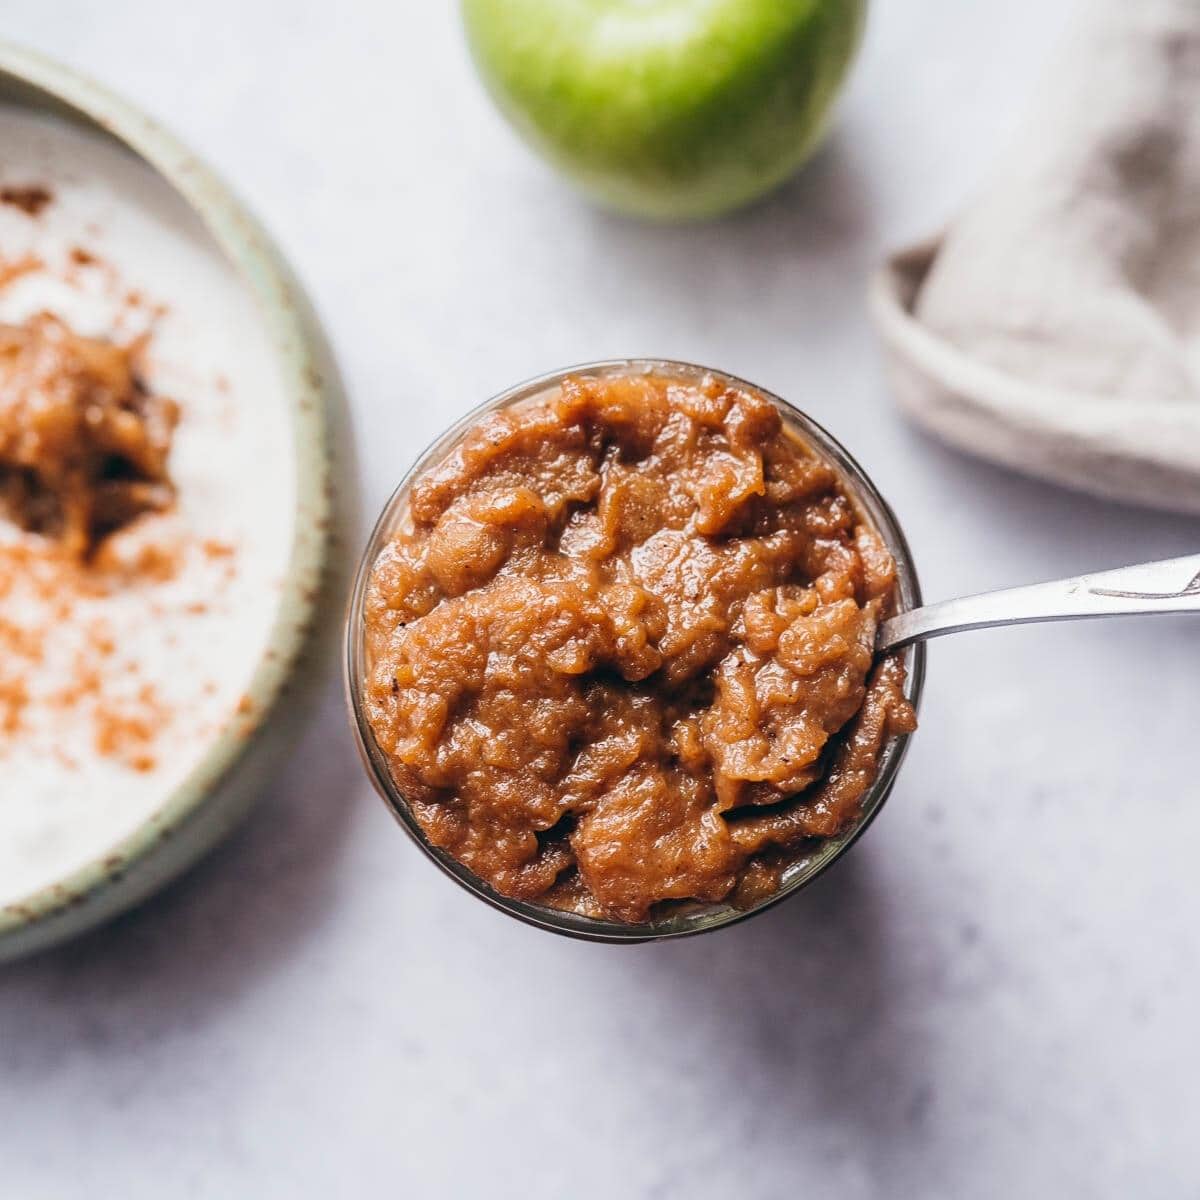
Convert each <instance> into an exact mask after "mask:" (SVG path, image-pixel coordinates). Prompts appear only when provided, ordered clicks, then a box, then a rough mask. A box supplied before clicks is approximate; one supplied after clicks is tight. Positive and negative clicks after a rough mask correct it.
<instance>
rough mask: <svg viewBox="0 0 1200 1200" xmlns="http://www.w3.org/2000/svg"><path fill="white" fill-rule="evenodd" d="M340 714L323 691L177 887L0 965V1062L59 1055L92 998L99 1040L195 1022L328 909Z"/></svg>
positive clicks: (331, 690)
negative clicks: (225, 835)
mask: <svg viewBox="0 0 1200 1200" xmlns="http://www.w3.org/2000/svg"><path fill="white" fill-rule="evenodd" d="M343 708H344V705H343V701H342V697H341V692H340V688H338V687H334V686H333V685H332V684H330V685H328V686H326V688H325V689H324V692H323V694H322V697H321V704H320V708H319V711H318V713H317V715H316V717H315V719H314V720H313V721H312V723H311V724H310V726H309V729H308V734H307V736H306V737H305V738H304V739H302V740H301V742H300V743H299V744H298V746H297V747H296V748H295V752H294V754H293V755H292V757H291V758H290V760H288V761H287V762H286V763H285V765H284V766H283V767H282V769H281V770H280V771H279V774H278V778H277V780H276V782H275V784H274V786H273V787H272V788H271V789H270V791H269V792H268V793H267V794H266V795H264V796H263V797H262V799H261V800H260V802H259V803H258V804H257V805H256V807H255V808H254V810H253V812H252V813H251V815H250V817H249V818H248V819H247V821H246V822H245V824H244V825H242V826H241V827H240V828H239V829H238V830H237V831H235V832H234V834H233V835H232V836H231V837H230V838H229V840H228V841H227V842H225V843H224V844H223V845H221V846H220V847H218V848H217V850H216V851H214V852H213V853H212V854H211V855H210V856H208V857H207V858H206V859H204V860H203V861H202V862H201V863H200V864H199V865H198V866H196V867H195V868H193V869H192V870H191V871H189V872H188V873H187V874H186V875H184V876H183V877H182V878H181V879H179V880H178V881H176V882H175V883H173V884H171V885H170V886H169V887H167V888H166V889H165V890H164V891H162V892H160V893H158V894H157V895H156V896H153V897H151V898H149V899H148V900H146V901H145V902H144V903H143V904H141V905H140V906H139V907H138V908H136V909H134V910H133V911H132V912H130V913H127V914H126V915H124V916H122V917H118V918H117V919H116V920H115V921H113V922H111V923H109V924H108V925H105V926H103V927H102V928H100V929H98V930H95V931H94V932H92V933H89V934H86V935H84V936H83V937H81V938H79V939H78V940H76V941H73V942H69V943H67V944H66V945H64V946H61V947H59V948H57V949H52V950H48V951H45V952H43V953H41V954H39V955H35V956H34V957H32V958H29V959H26V960H24V961H21V962H16V963H13V964H10V965H9V966H7V967H5V968H3V969H2V970H0V1027H3V1028H6V1029H7V1030H9V1032H10V1033H11V1032H13V1030H14V1026H15V1025H16V1023H17V1020H18V1016H19V1015H21V1014H23V1017H22V1018H21V1019H22V1026H23V1027H22V1028H21V1032H20V1035H19V1036H14V1037H12V1038H11V1039H5V1045H4V1051H5V1053H4V1055H3V1057H2V1058H0V1062H3V1063H4V1065H5V1067H11V1066H13V1065H14V1063H13V1061H12V1060H11V1059H10V1055H13V1056H19V1057H20V1058H25V1057H28V1059H29V1061H31V1062H34V1061H38V1062H43V1063H44V1062H45V1061H46V1060H47V1058H52V1057H53V1056H54V1046H55V1045H60V1046H61V1048H60V1050H59V1051H58V1053H67V1052H69V1045H70V1039H72V1038H74V1037H80V1036H82V1037H83V1038H84V1039H85V1040H86V1039H87V1037H88V1028H89V1027H90V1028H92V1029H93V1031H94V1032H95V1030H96V1029H97V1028H98V1025H97V1022H98V1020H99V1018H98V1015H97V1012H96V1009H95V1007H94V1006H95V1005H97V1004H98V1005H99V1006H100V1008H101V1011H102V1012H103V1013H104V1021H103V1027H104V1028H105V1029H108V1030H111V1031H113V1032H112V1033H111V1034H110V1035H106V1036H110V1037H113V1038H116V1037H121V1038H129V1039H131V1040H136V1041H137V1042H138V1043H144V1042H149V1041H153V1040H154V1039H155V1038H156V1037H157V1036H159V1035H160V1034H162V1033H164V1032H166V1031H168V1030H169V1029H171V1028H172V1027H177V1026H180V1025H190V1024H195V1023H197V1022H202V1021H204V1020H205V1018H206V1017H207V1015H208V1014H209V1012H210V1010H215V1009H219V1008H220V1006H221V1005H223V1004H225V1003H227V1002H228V1001H229V1000H230V998H231V997H232V996H233V995H235V994H236V993H237V992H238V991H239V989H241V988H243V987H245V986H247V985H248V984H250V983H251V982H253V980H254V978H255V977H256V976H258V975H261V974H263V973H264V972H267V971H269V970H270V969H271V967H272V966H273V965H274V964H276V963H277V962H278V960H279V959H280V958H281V957H286V955H287V954H288V953H289V951H290V950H292V949H294V948H295V946H296V944H297V943H298V941H299V940H300V939H301V938H302V937H303V935H304V932H305V930H306V929H308V928H310V927H311V926H313V925H314V924H315V923H316V922H318V921H319V920H320V916H321V913H322V910H323V909H324V908H325V906H326V905H327V904H328V903H329V902H330V894H331V891H332V886H333V883H332V880H333V876H334V873H335V866H336V864H337V861H338V854H339V849H340V847H341V845H342V843H343V842H344V841H345V838H346V835H347V833H348V831H349V827H350V824H351V819H352V817H353V815H354V813H355V811H356V806H355V805H353V804H351V803H350V798H351V797H352V796H353V795H355V794H356V793H357V792H361V788H360V787H359V786H358V785H359V784H360V782H361V778H362V768H361V766H360V764H359V762H358V757H357V754H356V752H355V750H354V747H353V744H352V742H351V739H350V737H349V734H348V732H347V731H346V728H345V717H344V712H343ZM81 1001H83V1002H84V1003H83V1005H82V1010H83V1011H81ZM10 1005H11V1010H12V1013H11V1015H10V1016H8V1017H5V1016H4V1015H3V1013H4V1009H5V1007H7V1006H10ZM89 1008H90V1009H92V1012H93V1020H92V1021H91V1022H89V1021H88V1020H87V1018H86V1017H85V1012H86V1010H87V1009H89ZM34 1013H36V1014H37V1016H36V1017H34V1019H32V1020H29V1019H28V1018H29V1017H32V1016H33V1014H34ZM81 1025H82V1026H83V1029H82V1031H81V1030H80V1026H81ZM97 1036H100V1035H99V1034H98V1033H97Z"/></svg>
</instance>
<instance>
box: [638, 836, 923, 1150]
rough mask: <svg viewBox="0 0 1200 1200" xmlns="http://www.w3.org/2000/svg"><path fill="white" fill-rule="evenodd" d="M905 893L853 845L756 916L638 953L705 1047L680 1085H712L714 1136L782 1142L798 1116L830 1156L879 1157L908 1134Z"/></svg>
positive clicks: (911, 1081) (913, 1069) (917, 1113)
mask: <svg viewBox="0 0 1200 1200" xmlns="http://www.w3.org/2000/svg"><path fill="white" fill-rule="evenodd" d="M885 891H890V894H888V895H885ZM902 902H903V900H902V897H898V896H897V895H896V894H895V893H894V891H891V890H890V889H885V886H884V882H883V881H882V880H880V879H877V878H876V877H875V876H874V873H873V871H872V861H871V856H870V854H869V852H868V849H867V847H866V845H865V844H864V845H860V846H858V847H856V848H855V849H854V850H853V851H852V852H851V853H850V854H849V855H848V856H847V857H846V858H844V859H843V860H841V861H840V862H839V863H838V864H836V865H835V866H834V867H833V868H832V869H831V870H830V871H829V872H828V873H827V874H826V875H825V876H823V877H822V878H821V879H820V880H818V881H817V882H816V883H814V884H813V885H812V886H810V887H809V888H808V889H807V890H806V891H804V892H802V893H801V894H799V895H797V896H794V897H792V898H791V899H789V900H786V901H784V902H783V903H781V904H780V905H779V906H778V907H777V908H775V909H772V910H771V911H769V912H767V913H765V914H763V915H762V916H760V917H756V918H754V919H752V920H750V921H748V922H746V923H744V924H742V925H741V926H736V927H734V928H731V929H728V930H725V931H723V932H721V933H718V934H713V935H705V936H702V937H699V938H696V939H693V940H691V941H689V942H679V943H671V944H667V945H660V946H656V947H653V948H652V951H651V953H649V954H647V956H646V960H645V962H644V963H643V964H642V971H643V973H644V977H645V979H646V982H647V985H648V986H649V987H653V988H657V991H658V996H659V1001H660V1003H661V1004H662V1006H663V1007H665V1008H667V1009H669V1010H670V1011H672V1012H674V1013H675V1014H677V1017H678V1023H679V1025H680V1027H681V1028H682V1029H685V1030H689V1031H690V1033H689V1036H693V1035H694V1036H695V1039H696V1043H697V1044H698V1045H700V1046H703V1047H706V1048H707V1053H705V1054H704V1055H702V1056H700V1057H698V1058H696V1059H694V1060H693V1061H692V1063H691V1067H690V1074H691V1078H688V1079H686V1080H684V1081H681V1086H684V1087H688V1088H697V1089H701V1090H702V1091H703V1092H710V1093H712V1095H711V1097H705V1098H706V1099H711V1100H712V1101H713V1102H714V1103H716V1104H718V1105H719V1106H720V1107H721V1109H722V1110H723V1112H724V1113H725V1126H724V1128H723V1129H722V1130H721V1131H720V1132H721V1134H722V1138H721V1141H722V1142H723V1143H724V1144H725V1145H727V1146H728V1145H733V1144H736V1145H738V1148H739V1152H740V1153H743V1154H744V1153H745V1152H746V1150H747V1149H748V1148H751V1149H752V1147H753V1144H754V1143H757V1142H775V1143H778V1142H779V1141H780V1140H783V1141H784V1143H785V1144H788V1143H791V1142H793V1141H795V1137H796V1133H795V1131H796V1126H797V1122H803V1123H804V1124H805V1126H806V1127H811V1128H813V1129H816V1130H820V1131H821V1135H820V1137H819V1140H821V1141H824V1142H826V1143H827V1146H828V1149H829V1151H830V1153H831V1154H833V1155H837V1154H838V1153H839V1152H840V1151H842V1150H844V1151H845V1152H846V1153H847V1154H850V1153H854V1154H857V1155H860V1156H861V1155H866V1156H867V1157H874V1155H875V1154H876V1153H878V1154H879V1155H880V1156H882V1157H886V1156H887V1147H888V1144H889V1143H893V1144H894V1143H895V1142H898V1141H901V1140H907V1139H911V1137H912V1136H913V1130H914V1127H915V1126H917V1125H918V1124H919V1123H920V1120H921V1117H922V1115H923V1113H924V1111H925V1109H926V1108H927V1107H928V1104H929V1099H930V1096H929V1091H928V1084H927V1082H926V1078H925V1075H924V1073H923V1067H922V1056H923V1050H922V1038H921V1034H920V1031H919V1030H916V1029H913V1028H905V1027H904V1023H903V1019H902V1015H901V1014H902V1013H903V1012H904V1011H906V1010H908V1011H911V1005H910V1004H907V1005H906V1004H905V1003H904V997H903V995H902V988H903V986H904V983H903V981H904V979H905V978H906V971H905V969H904V967H905V964H903V963H901V962H899V961H897V955H898V948H897V944H896V941H895V932H896V931H895V930H894V929H893V928H892V926H893V925H894V922H893V920H892V918H891V916H890V913H889V905H894V904H897V903H902ZM907 977H911V972H908V973H907ZM868 1141H869V1142H870V1143H871V1144H872V1146H873V1147H874V1149H873V1150H868V1147H867V1145H866V1143H867V1142H868Z"/></svg>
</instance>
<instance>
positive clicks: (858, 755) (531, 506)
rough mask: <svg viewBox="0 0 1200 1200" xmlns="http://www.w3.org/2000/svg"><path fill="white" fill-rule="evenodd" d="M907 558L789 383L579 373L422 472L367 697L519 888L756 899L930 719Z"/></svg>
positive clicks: (392, 736) (633, 903)
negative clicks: (805, 431) (806, 434)
mask: <svg viewBox="0 0 1200 1200" xmlns="http://www.w3.org/2000/svg"><path fill="white" fill-rule="evenodd" d="M894 593H895V567H894V563H893V561H892V558H891V555H890V554H889V553H888V551H887V548H886V547H885V545H884V543H883V541H882V539H881V538H880V536H879V534H878V533H877V532H876V530H875V529H874V528H873V527H872V526H871V524H870V523H869V522H868V520H867V519H866V517H865V516H864V515H863V513H862V511H861V510H860V509H859V507H858V506H857V505H856V504H855V502H854V501H853V500H852V498H851V497H850V495H849V494H848V493H847V491H846V489H845V488H844V487H843V484H842V481H841V479H840V477H839V474H838V472H837V470H836V469H835V468H834V467H833V466H832V465H831V464H830V463H828V462H827V461H825V460H824V459H822V458H821V457H819V456H818V455H817V453H816V452H815V451H813V450H812V449H811V448H810V447H808V446H807V445H805V444H804V443H803V442H802V441H800V440H799V439H798V438H797V437H796V436H794V435H793V434H792V433H790V432H789V431H787V430H786V429H785V428H784V426H783V422H782V418H781V415H780V413H779V410H778V409H777V408H776V406H775V405H774V404H773V403H771V401H770V400H768V399H767V398H765V397H763V396H761V395H759V394H757V393H756V392H754V391H751V390H748V389H747V390H743V389H739V388H733V387H730V386H727V385H726V384H725V383H723V382H719V381H717V380H716V379H714V378H712V377H708V376H706V377H704V378H702V379H699V380H696V379H682V378H679V379H676V378H672V377H666V376H659V375H649V376H647V375H631V376H628V377H607V376H605V377H591V376H580V377H573V378H568V379H567V380H566V381H565V382H564V383H563V384H562V386H561V388H559V389H556V391H555V392H554V393H553V394H551V395H549V396H547V397H542V398H538V399H535V400H531V401H526V402H524V403H522V404H519V405H516V406H513V407H510V408H507V409H504V410H501V411H497V412H492V413H490V414H488V415H487V416H485V417H483V418H482V419H481V420H480V421H479V422H478V424H477V425H476V426H475V427H474V428H472V429H471V430H470V431H469V432H468V433H467V434H465V435H464V436H463V438H462V439H461V440H460V441H459V443H458V444H457V446H456V447H455V448H454V449H452V450H451V451H450V452H449V453H448V455H447V456H446V457H445V458H444V459H443V461H441V462H440V463H439V464H436V465H435V466H433V467H432V468H430V469H429V470H427V471H426V472H425V473H424V474H423V475H422V476H420V477H419V478H418V479H417V480H416V481H415V483H414V484H413V485H412V488H411V491H410V493H409V497H408V504H407V510H406V513H405V516H404V520H403V522H402V524H401V526H400V528H399V530H398V532H397V533H396V534H395V536H394V537H393V538H392V540H391V541H390V543H389V544H388V545H387V546H386V547H385V548H384V550H383V551H382V552H381V553H380V554H379V556H378V558H377V560H376V561H375V563H374V565H373V569H372V573H371V576H370V581H369V586H368V590H367V597H366V607H365V614H364V627H365V635H364V636H365V638H366V653H367V662H368V673H367V676H366V682H365V684H364V691H365V695H364V697H363V700H364V707H365V712H366V716H367V720H368V722H369V724H370V726H371V729H372V732H373V734H374V737H375V740H376V742H377V744H378V746H379V747H380V749H381V750H382V751H383V753H384V755H385V756H386V759H387V763H388V766H389V769H390V772H391V775H392V778H393V780H394V782H395V785H396V788H397V789H398V791H399V792H400V794H401V795H402V796H403V798H404V800H405V801H406V803H407V804H408V805H409V806H410V808H411V810H412V813H413V815H414V817H415V819H416V820H417V822H418V823H419V824H420V826H421V828H422V829H424V831H425V833H426V834H427V836H428V838H429V840H430V841H431V842H432V843H433V844H434V845H436V846H439V847H442V848H443V849H444V850H446V851H447V852H449V854H451V855H452V856H453V857H454V858H456V859H457V860H458V861H459V862H461V863H462V864H463V865H464V866H466V867H467V868H468V869H469V870H471V871H472V872H474V873H475V874H476V875H477V876H479V877H480V878H481V879H483V880H485V881H486V882H487V883H488V884H490V885H491V886H492V887H493V888H494V889H496V890H497V891H498V892H500V893H502V894H504V895H506V896H511V897H515V898H518V899H522V900H526V901H531V902H535V903H538V904H542V905H548V906H552V907H557V908H568V909H572V910H574V911H577V912H580V913H583V914H585V915H590V916H596V917H605V918H608V919H611V920H617V921H622V922H641V921H644V920H646V919H648V918H651V917H654V916H656V915H659V914H661V913H663V912H664V911H665V910H666V907H667V906H669V905H671V904H674V903H678V902H683V901H693V902H697V901H698V902H716V901H723V900H731V901H732V902H734V903H736V904H749V903H752V902H754V901H755V900H757V899H759V898H761V897H762V896H763V895H764V894H767V893H769V892H770V891H772V890H774V889H775V887H777V886H778V883H779V878H780V874H781V872H782V870H783V869H784V868H785V867H786V865H787V863H788V861H790V860H791V859H792V858H794V857H795V855H796V853H797V852H798V851H799V850H800V849H802V848H803V847H805V846H806V845H810V844H811V839H819V838H829V837H832V836H834V835H836V834H838V833H839V832H841V831H842V830H843V829H844V828H845V827H846V826H847V824H848V823H850V822H851V821H853V820H854V818H855V817H856V816H857V814H858V811H859V803H860V801H861V799H862V797H863V795H864V794H865V793H866V791H867V789H868V788H869V787H870V785H871V783H872V781H873V780H874V778H875V775H876V773H877V770H878V766H879V759H880V752H881V750H882V749H883V747H884V745H885V743H886V742H887V740H888V739H889V738H890V737H892V736H893V735H896V734H900V733H905V732H908V731H910V730H912V729H913V728H914V726H915V721H914V715H913V711H912V708H911V706H910V705H909V703H908V701H907V700H906V698H905V695H904V682H905V672H904V667H903V664H902V662H901V661H900V660H899V659H895V658H889V659H884V660H882V661H878V662H877V661H876V656H875V653H874V641H875V631H876V627H877V625H878V622H879V621H880V619H881V618H882V617H883V616H886V615H887V614H888V612H889V611H890V609H891V607H892V605H893V600H894Z"/></svg>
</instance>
